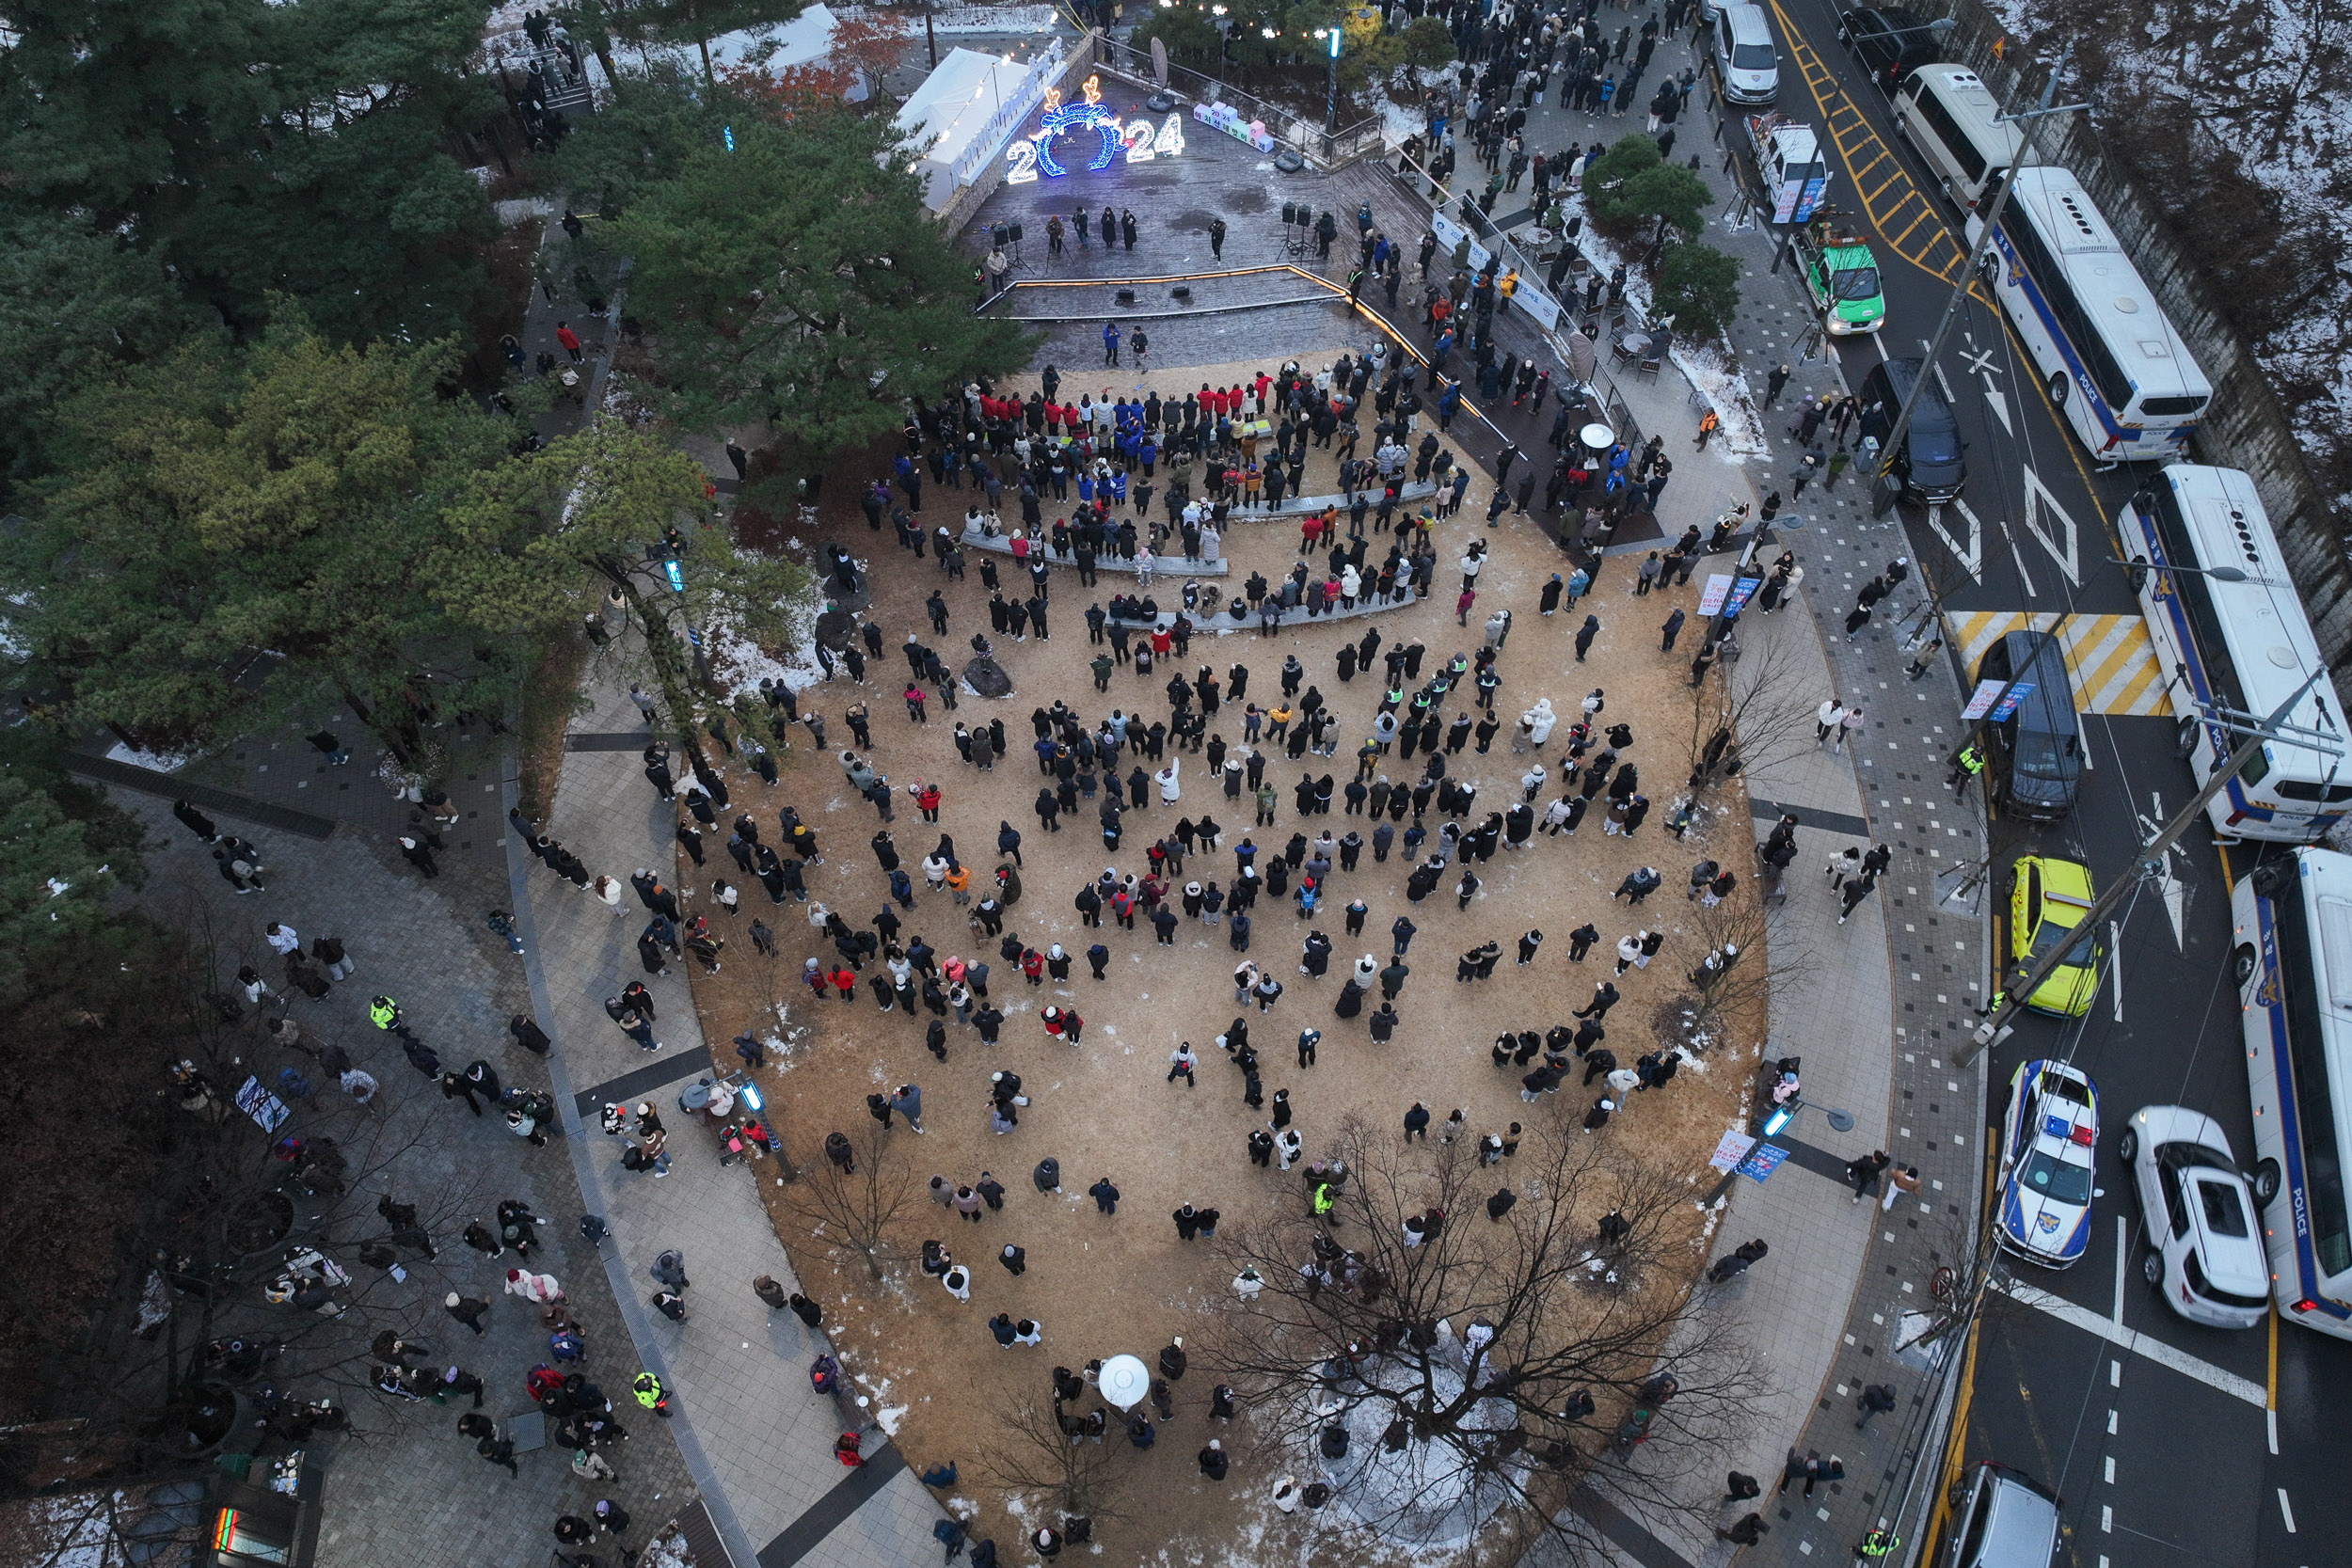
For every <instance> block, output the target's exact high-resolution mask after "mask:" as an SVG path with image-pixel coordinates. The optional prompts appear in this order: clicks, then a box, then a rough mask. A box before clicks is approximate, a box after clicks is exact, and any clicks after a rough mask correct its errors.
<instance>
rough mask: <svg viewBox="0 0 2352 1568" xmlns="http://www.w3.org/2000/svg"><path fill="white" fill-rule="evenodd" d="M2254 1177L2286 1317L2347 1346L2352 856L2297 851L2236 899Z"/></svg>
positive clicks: (2237, 891)
mask: <svg viewBox="0 0 2352 1568" xmlns="http://www.w3.org/2000/svg"><path fill="white" fill-rule="evenodd" d="M2230 915H2231V920H2232V924H2233V927H2235V930H2234V934H2233V938H2232V941H2233V943H2234V946H2233V964H2234V969H2233V974H2234V975H2235V976H2236V979H2237V983H2238V1001H2239V1006H2240V1008H2241V1010H2242V1013H2243V1016H2244V1020H2245V1026H2246V1076H2247V1081H2248V1083H2249V1085H2250V1086H2251V1088H2252V1089H2253V1097H2254V1159H2255V1164H2254V1169H2253V1170H2252V1171H2251V1172H2249V1185H2251V1186H2252V1188H2253V1190H2254V1200H2255V1202H2256V1203H2257V1204H2258V1205H2260V1207H2261V1210H2262V1228H2263V1238H2264V1244H2265V1248H2266V1249H2267V1251H2268V1253H2269V1259H2270V1280H2271V1294H2272V1296H2273V1298H2274V1299H2275V1300H2276V1301H2277V1302H2278V1304H2279V1311H2280V1315H2281V1316H2282V1317H2284V1318H2285V1319H2286V1320H2287V1321H2288V1322H2290V1323H2302V1324H2303V1325H2304V1326H2306V1327H2308V1328H2314V1329H2317V1330H2318V1331H2319V1332H2320V1333H2322V1334H2332V1335H2334V1336H2336V1337H2337V1338H2344V1339H2352V1214H2347V1212H2346V1209H2345V1199H2344V1166H2345V1164H2346V1161H2347V1158H2348V1155H2347V1144H2346V1142H2345V1140H2346V1137H2347V1136H2348V1135H2352V1102H2347V1101H2346V1099H2345V1094H2346V1090H2347V1087H2348V1086H2352V856H2346V855H2341V854H2338V853H2336V852H2335V851H2334V850H2332V849H2311V848H2303V849H2296V850H2295V851H2293V852H2292V854H2291V855H2289V856H2286V857H2283V858H2280V859H2278V860H2273V861H2268V862H2265V863H2264V864H2262V865H2261V866H2259V867H2257V868H2256V869H2255V871H2254V872H2253V874H2252V875H2250V876H2247V877H2241V878H2239V879H2238V883H2237V886H2236V887H2235V888H2233V890H2232V891H2231V895H2230Z"/></svg>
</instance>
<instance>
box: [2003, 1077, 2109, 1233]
mask: <svg viewBox="0 0 2352 1568" xmlns="http://www.w3.org/2000/svg"><path fill="white" fill-rule="evenodd" d="M2098 1147H2099V1091H2098V1090H2097V1089H2096V1088H2094V1087H2093V1086H2092V1085H2091V1082H2090V1077H2089V1076H2088V1075H2087V1074H2085V1073H2084V1072H2083V1071H2082V1070H2081V1069H2078V1068H2075V1067H2074V1066H2072V1065H2070V1064H2068V1063H2065V1062H2055V1061H2032V1062H2027V1063H2026V1064H2025V1065H2024V1066H2023V1067H2020V1068H2019V1069H2017V1071H2016V1073H2015V1074H2014V1075H2013V1076H2011V1077H2010V1081H2009V1115H2008V1117H2006V1118H2005V1119H2004V1120H2003V1121H2002V1124H2001V1178H2000V1183H2001V1201H2000V1209H1999V1221H2000V1223H1999V1227H1998V1228H1997V1229H1996V1230H1995V1231H1994V1235H1995V1237H1996V1238H1997V1239H1998V1240H1999V1242H2000V1243H2001V1245H2002V1246H2004V1247H2007V1248H2008V1249H2009V1250H2010V1251H2011V1252H2013V1253H2016V1254H2017V1255H2018V1256H2019V1257H2021V1258H2025V1259H2028V1260H2029V1261H2032V1262H2036V1263H2041V1264H2043V1265H2045V1266H2046V1267H2049V1268H2053V1269H2063V1268H2066V1267H2069V1266H2070V1265H2072V1264H2074V1263H2078V1262H2080V1261H2081V1260H2082V1256H2083V1251H2084V1249H2085V1248H2087V1247H2088V1246H2089V1245H2090V1199H2091V1196H2092V1186H2091V1180H2090V1176H2091V1170H2090V1166H2091V1159H2092V1155H2093V1151H2094V1150H2096V1149H2097V1148H2098Z"/></svg>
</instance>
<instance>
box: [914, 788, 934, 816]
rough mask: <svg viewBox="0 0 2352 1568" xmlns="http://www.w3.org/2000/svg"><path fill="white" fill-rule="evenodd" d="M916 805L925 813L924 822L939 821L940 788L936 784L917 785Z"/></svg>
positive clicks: (915, 792) (915, 791)
mask: <svg viewBox="0 0 2352 1568" xmlns="http://www.w3.org/2000/svg"><path fill="white" fill-rule="evenodd" d="M914 804H915V806H916V807H917V808H918V809H919V810H921V812H922V813H923V820H924V821H926V822H936V821H938V820H939V786H938V785H937V784H916V785H915V786H914Z"/></svg>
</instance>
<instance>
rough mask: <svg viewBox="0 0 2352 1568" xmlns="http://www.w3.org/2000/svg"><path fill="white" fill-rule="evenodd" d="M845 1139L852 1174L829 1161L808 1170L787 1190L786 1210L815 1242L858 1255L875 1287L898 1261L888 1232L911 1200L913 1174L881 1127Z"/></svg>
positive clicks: (913, 1193) (894, 1245)
mask: <svg viewBox="0 0 2352 1568" xmlns="http://www.w3.org/2000/svg"><path fill="white" fill-rule="evenodd" d="M844 1136H846V1137H847V1139H848V1141H849V1144H850V1148H851V1149H852V1150H853V1154H854V1157H853V1159H852V1162H851V1164H850V1169H848V1170H846V1171H845V1170H843V1169H842V1168H841V1167H840V1166H839V1165H837V1164H834V1162H833V1161H832V1160H830V1159H828V1160H825V1161H823V1162H822V1163H820V1164H816V1165H812V1166H810V1167H809V1168H808V1169H807V1170H806V1171H805V1172H803V1175H802V1179H801V1180H798V1181H796V1182H794V1183H793V1184H792V1185H791V1187H790V1188H789V1189H787V1191H788V1193H789V1195H790V1196H787V1198H786V1199H785V1200H784V1202H785V1207H786V1208H787V1210H789V1211H790V1212H791V1213H792V1214H793V1215H794V1216H795V1217H796V1218H798V1219H800V1220H801V1221H802V1222H803V1223H804V1224H806V1225H807V1226H808V1227H810V1233H811V1234H812V1236H814V1238H815V1239H816V1240H817V1241H818V1242H820V1243H824V1244H825V1245H826V1246H828V1247H842V1248H847V1249H848V1250H849V1251H850V1252H853V1253H855V1254H857V1256H858V1257H859V1258H861V1259H864V1260H865V1262H866V1278H867V1279H869V1280H872V1281H874V1282H876V1283H878V1284H879V1283H880V1282H881V1280H882V1264H883V1263H885V1262H887V1261H889V1260H891V1259H893V1258H895V1257H897V1256H898V1246H897V1243H895V1241H894V1240H893V1239H892V1237H891V1231H892V1230H893V1229H894V1228H895V1227H897V1225H898V1221H899V1220H901V1219H903V1218H904V1217H905V1215H906V1212H907V1210H908V1208H909V1206H910V1205H912V1203H913V1202H914V1196H915V1186H914V1168H913V1167H912V1166H910V1165H909V1164H907V1163H906V1162H905V1161H904V1160H903V1159H901V1158H900V1157H899V1156H898V1151H897V1149H896V1148H894V1147H893V1145H892V1142H891V1139H890V1135H889V1133H888V1132H887V1131H886V1130H885V1129H884V1128H882V1126H880V1125H879V1124H874V1125H869V1126H868V1127H867V1128H866V1131H865V1132H862V1133H849V1134H844ZM830 1141H831V1140H830V1138H829V1139H828V1142H830Z"/></svg>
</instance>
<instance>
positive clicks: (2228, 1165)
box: [2115, 1105, 2270, 1328]
mask: <svg viewBox="0 0 2352 1568" xmlns="http://www.w3.org/2000/svg"><path fill="white" fill-rule="evenodd" d="M2115 1152H2116V1154H2117V1155H2118V1156H2120V1157H2121V1158H2122V1162H2123V1164H2125V1166H2127V1167H2128V1168H2129V1169H2130V1171H2131V1173H2132V1183H2133V1185H2134V1186H2136V1187H2137V1188H2138V1189H2139V1211H2140V1216H2141V1218H2142V1220H2143V1221H2144V1222H2145V1223H2146V1226H2147V1230H2148V1255H2147V1257H2146V1258H2144V1259H2141V1261H2140V1275H2141V1277H2142V1278H2144V1279H2146V1280H2147V1281H2148V1283H2149V1285H2150V1286H2152V1287H2153V1288H2154V1289H2155V1290H2157V1291H2161V1292H2162V1293H2163V1295H2164V1300H2165V1305H2166V1306H2168V1307H2171V1308H2172V1310H2173V1311H2175V1312H2178V1313H2179V1314H2180V1315H2181V1316H2182V1317H2184V1318H2186V1319H2187V1320H2188V1321H2189V1322H2190V1323H2203V1324H2204V1325H2205V1326H2206V1327H2208V1328H2252V1327H2254V1326H2256V1325H2257V1324H2259V1323H2261V1322H2262V1321H2263V1319H2264V1318H2265V1317H2267V1316H2268V1315H2269V1313H2270V1267H2269V1260H2268V1259H2266V1258H2265V1256H2264V1254H2263V1241H2262V1232H2261V1231H2260V1230H2259V1229H2257V1228H2256V1227H2255V1224H2254V1196H2253V1194H2252V1193H2250V1192H2249V1191H2248V1190H2247V1185H2246V1178H2245V1177H2244V1176H2243V1175H2241V1174H2240V1173H2239V1171H2238V1166H2237V1160H2236V1157H2235V1156H2233V1154H2232V1153H2231V1152H2230V1140H2229V1138H2228V1137H2227V1136H2226V1135H2225V1134H2224V1133H2223V1132H2222V1131H2221V1124H2220V1123H2219V1122H2217V1121H2216V1120H2214V1119H2213V1117H2209V1116H2207V1115H2205V1114H2204V1113H2203V1112H2202V1111H2192V1110H2190V1109H2189V1108H2188V1107H2187V1106H2185V1105H2143V1106H2141V1107H2140V1108H2139V1109H2138V1110H2137V1111H2136V1112H2134V1113H2133V1114H2132V1119H2131V1120H2130V1121H2128V1122H2126V1123H2124V1125H2123V1132H2122V1136H2121V1137H2119V1138H2117V1139H2116V1142H2115Z"/></svg>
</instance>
